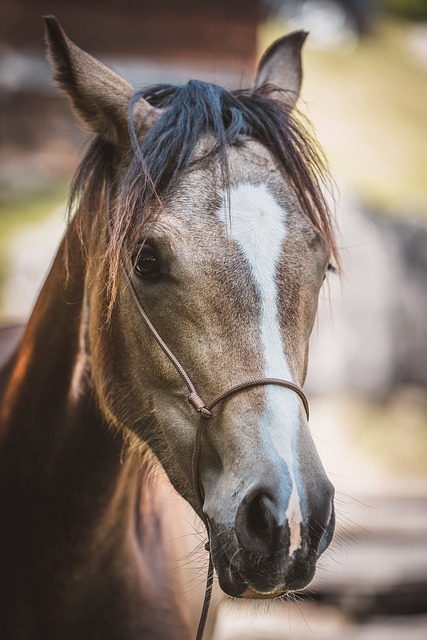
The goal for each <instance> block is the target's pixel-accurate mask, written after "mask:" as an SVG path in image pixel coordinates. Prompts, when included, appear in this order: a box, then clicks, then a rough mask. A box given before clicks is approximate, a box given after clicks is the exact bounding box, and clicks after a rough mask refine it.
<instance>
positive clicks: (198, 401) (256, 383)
mask: <svg viewBox="0 0 427 640" xmlns="http://www.w3.org/2000/svg"><path fill="white" fill-rule="evenodd" d="M123 278H124V280H125V283H126V285H127V288H128V290H129V293H130V294H131V296H132V298H133V300H134V302H135V305H136V307H137V309H138V311H139V313H140V315H141V318H142V319H143V321H144V323H145V325H146V326H147V328H148V329H149V331H150V333H151V335H152V336H153V338H154V340H155V341H156V342H157V344H158V345H159V347H160V348H161V349H162V351H163V352H164V353H165V355H166V356H167V358H169V360H170V362H171V363H172V364H173V366H174V367H175V369H176V371H177V372H178V374H179V375H180V376H181V378H182V379H183V380H184V382H185V384H186V385H187V388H188V390H189V394H188V396H187V398H188V401H189V403H190V404H191V406H192V407H193V408H194V409H195V410H196V411H197V413H199V415H200V418H199V422H198V425H197V429H196V435H195V439H194V445H193V455H192V462H191V471H192V479H193V486H194V490H195V492H196V496H197V500H198V503H199V508H200V514H201V516H202V518H203V520H204V523H205V526H206V531H207V534H208V536H209V527H208V522H207V519H206V517H205V515H204V513H203V500H204V498H203V488H202V484H201V481H200V474H199V468H200V464H199V463H200V454H201V443H202V435H203V431H204V430H205V428H206V426H207V424H208V422H209V419H210V418H211V417H212V409H214V408H215V407H216V405H218V404H219V403H220V402H222V401H223V400H225V399H226V398H229V397H230V396H232V395H235V394H237V393H241V392H242V391H245V390H247V389H251V388H253V387H260V386H266V385H276V386H280V387H285V388H287V389H290V390H291V391H294V392H295V393H296V394H298V395H299V397H300V398H301V400H302V403H303V406H304V409H305V413H306V415H307V420H308V419H309V406H308V400H307V397H306V395H305V393H304V392H303V390H302V389H301V388H300V387H299V386H298V385H296V384H295V383H293V382H290V381H289V380H282V379H281V378H255V379H254V380H248V381H247V382H242V383H240V384H237V385H235V386H234V387H231V388H230V389H228V390H227V391H224V392H223V393H221V394H220V395H219V396H217V397H216V398H215V399H214V400H212V401H211V402H209V403H206V402H205V401H204V400H203V399H202V398H201V397H200V396H199V394H198V393H197V391H196V387H195V385H194V384H193V382H192V380H191V378H190V376H189V375H188V373H187V372H186V370H185V369H184V367H183V366H182V364H181V363H180V361H179V360H178V358H177V357H176V356H175V354H174V353H173V352H172V351H171V350H170V349H169V347H168V346H167V344H166V343H165V342H164V340H163V338H162V337H161V336H160V334H159V333H158V331H157V329H156V328H155V326H154V325H153V323H152V322H151V320H150V318H149V317H148V316H147V314H146V312H145V310H144V307H143V306H142V304H141V302H140V300H139V298H138V294H137V293H136V291H135V287H134V286H133V284H132V281H131V279H130V277H129V274H128V272H127V271H126V269H125V268H124V267H123ZM206 549H207V551H209V566H208V574H207V579H206V589H205V597H204V602H203V608H202V613H201V616H200V621H199V626H198V629H197V634H196V640H202V639H203V634H204V630H205V626H206V621H207V617H208V612H209V605H210V600H211V595H212V585H213V573H214V571H213V562H212V554H211V553H210V546H209V542H208V543H207V545H206Z"/></svg>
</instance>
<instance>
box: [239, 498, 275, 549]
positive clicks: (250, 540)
mask: <svg viewBox="0 0 427 640" xmlns="http://www.w3.org/2000/svg"><path fill="white" fill-rule="evenodd" d="M235 527H236V528H235V531H236V536H237V538H238V540H239V542H240V544H241V545H242V546H243V547H245V548H246V549H248V550H251V551H254V552H258V553H262V554H268V555H270V554H271V553H273V552H274V551H275V550H276V549H277V548H278V545H279V543H280V533H281V529H282V528H281V526H280V525H279V522H278V510H277V506H276V504H275V502H274V500H273V499H272V498H270V496H269V495H267V494H266V493H265V492H264V491H260V490H258V491H256V492H252V495H250V496H248V497H246V499H244V500H243V501H242V503H241V505H240V506H239V508H238V510H237V515H236V522H235Z"/></svg>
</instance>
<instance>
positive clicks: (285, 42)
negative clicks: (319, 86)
mask: <svg viewBox="0 0 427 640" xmlns="http://www.w3.org/2000/svg"><path fill="white" fill-rule="evenodd" d="M307 36H308V33H307V32H306V31H294V32H293V33H291V34H289V35H287V36H285V37H283V38H280V39H279V40H276V42H274V43H273V44H272V45H271V47H269V48H268V49H267V51H266V52H265V53H264V55H263V56H262V58H261V60H260V62H259V64H258V69H257V72H256V76H255V82H254V89H255V90H257V91H259V90H261V89H262V91H263V93H265V94H266V95H268V96H269V97H271V98H273V99H274V100H278V101H279V102H282V103H283V104H285V105H286V107H287V108H288V109H289V110H291V109H293V107H294V105H295V103H296V101H297V99H298V96H299V94H300V89H301V82H302V64H301V49H302V45H303V44H304V41H305V39H306V37H307Z"/></svg>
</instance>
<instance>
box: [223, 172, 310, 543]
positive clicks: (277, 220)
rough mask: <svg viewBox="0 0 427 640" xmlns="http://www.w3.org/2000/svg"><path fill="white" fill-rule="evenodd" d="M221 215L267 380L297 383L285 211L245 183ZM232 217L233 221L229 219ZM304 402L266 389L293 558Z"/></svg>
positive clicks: (298, 525)
mask: <svg viewBox="0 0 427 640" xmlns="http://www.w3.org/2000/svg"><path fill="white" fill-rule="evenodd" d="M229 205H230V211H231V217H230V215H229V209H228V204H227V199H226V198H225V197H224V204H223V206H222V208H221V209H220V210H219V212H218V215H219V217H220V219H221V222H222V223H223V224H224V225H225V226H226V228H227V232H228V234H229V236H230V237H231V238H232V239H233V240H234V241H235V242H237V244H238V245H239V247H240V249H241V250H242V252H243V254H244V256H245V258H246V260H247V262H248V265H249V268H250V271H251V274H252V277H253V279H254V281H255V283H256V285H257V289H258V292H259V295H260V302H261V339H262V345H263V349H264V363H265V369H264V376H265V377H268V378H284V379H285V380H289V381H292V375H291V372H290V369H289V365H288V363H287V361H286V357H285V351H284V345H283V340H282V334H281V331H280V323H279V312H278V308H277V283H276V269H277V263H278V260H279V257H280V254H281V252H282V250H283V242H284V240H285V237H286V212H285V210H284V209H283V208H282V207H280V205H279V204H278V202H277V201H276V200H275V198H274V197H273V196H272V194H271V193H270V192H269V191H268V190H267V188H266V187H265V185H257V186H255V185H251V184H241V185H238V186H237V187H235V188H233V189H231V192H230V203H229ZM230 218H231V219H230ZM299 402H300V400H299V398H298V396H296V394H295V393H293V392H292V391H287V390H285V389H283V388H280V387H278V386H273V385H271V386H270V385H269V386H267V387H266V411H265V415H264V416H263V419H262V422H263V425H262V426H265V428H266V429H268V430H269V431H270V436H271V439H272V441H273V444H274V446H275V448H276V450H277V452H278V453H279V455H280V456H281V457H282V458H283V460H284V461H285V462H286V465H287V468H288V471H289V474H290V476H291V481H292V492H291V496H290V498H289V504H288V508H287V510H286V517H287V519H288V523H289V528H290V545H289V555H291V554H292V553H294V552H295V551H296V550H297V549H299V547H300V546H301V521H302V515H301V507H300V499H299V495H298V488H297V484H296V481H295V473H294V464H295V456H294V441H295V435H294V428H295V427H296V426H297V425H298V418H299V410H300V406H299Z"/></svg>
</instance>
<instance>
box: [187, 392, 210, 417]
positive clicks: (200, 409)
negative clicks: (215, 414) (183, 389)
mask: <svg viewBox="0 0 427 640" xmlns="http://www.w3.org/2000/svg"><path fill="white" fill-rule="evenodd" d="M188 402H189V403H190V404H191V406H192V407H194V409H195V410H196V411H197V413H200V414H201V415H202V416H203V417H204V418H211V417H212V413H211V412H210V411H209V409H208V408H207V407H206V403H205V402H204V401H203V400H202V399H201V397H200V396H199V394H198V393H197V392H196V391H193V392H192V393H190V395H189V396H188Z"/></svg>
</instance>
